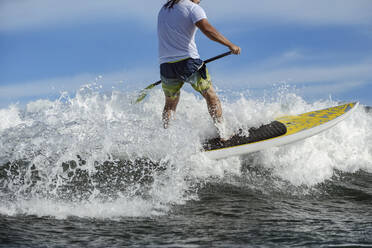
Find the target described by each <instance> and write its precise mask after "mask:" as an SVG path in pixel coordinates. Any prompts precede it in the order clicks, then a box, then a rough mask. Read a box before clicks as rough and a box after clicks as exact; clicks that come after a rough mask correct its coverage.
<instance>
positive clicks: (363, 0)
mask: <svg viewBox="0 0 372 248" xmlns="http://www.w3.org/2000/svg"><path fill="white" fill-rule="evenodd" d="M205 5H207V6H208V7H209V8H210V10H211V12H212V13H213V14H214V15H215V16H216V17H217V18H235V19H237V20H241V19H242V17H243V19H246V20H252V19H253V20H269V21H272V22H274V23H281V22H292V23H294V24H308V25H322V24H336V25H353V24H371V23H372V15H371V13H372V1H370V0H353V1H350V0H327V1H324V0H313V1H308V0H282V1H278V0H260V1H256V0H234V1H229V2H228V3H227V2H226V1H211V2H209V1H205Z"/></svg>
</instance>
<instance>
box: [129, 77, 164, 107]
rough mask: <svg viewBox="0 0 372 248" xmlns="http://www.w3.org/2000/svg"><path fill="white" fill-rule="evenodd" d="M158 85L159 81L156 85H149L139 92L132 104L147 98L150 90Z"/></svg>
mask: <svg viewBox="0 0 372 248" xmlns="http://www.w3.org/2000/svg"><path fill="white" fill-rule="evenodd" d="M160 83H161V81H158V82H156V83H153V84H150V85H149V86H147V87H146V88H145V89H143V90H141V92H140V93H139V95H138V97H137V99H136V101H135V102H134V103H139V102H141V101H142V100H143V99H145V97H146V96H147V93H148V91H149V90H151V89H152V88H154V87H155V86H156V85H159V84H160Z"/></svg>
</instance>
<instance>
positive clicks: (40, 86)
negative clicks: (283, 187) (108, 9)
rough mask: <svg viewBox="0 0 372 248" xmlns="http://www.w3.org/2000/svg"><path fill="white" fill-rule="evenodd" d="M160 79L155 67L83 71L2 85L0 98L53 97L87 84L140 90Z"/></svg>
mask: <svg viewBox="0 0 372 248" xmlns="http://www.w3.org/2000/svg"><path fill="white" fill-rule="evenodd" d="M158 78H159V75H158V70H155V69H154V68H132V69H128V70H122V71H118V72H114V73H109V74H103V75H92V74H87V73H84V74H80V75H75V76H71V77H60V78H51V79H43V80H37V81H29V82H19V83H13V84H11V85H0V99H9V100H10V101H11V102H15V101H17V100H18V99H21V98H24V97H39V96H50V95H54V94H59V93H61V92H65V91H67V92H69V93H74V92H76V91H77V90H78V89H79V88H81V87H82V86H84V85H88V84H89V85H92V87H98V88H102V90H111V89H112V87H121V88H124V89H125V90H137V89H141V88H144V87H145V86H147V85H149V84H151V83H154V81H157V80H158Z"/></svg>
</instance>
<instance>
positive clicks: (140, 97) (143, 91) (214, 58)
mask: <svg viewBox="0 0 372 248" xmlns="http://www.w3.org/2000/svg"><path fill="white" fill-rule="evenodd" d="M231 53H232V52H231V51H229V52H226V53H222V54H220V55H217V56H215V57H213V58H210V59H207V60H205V61H204V64H208V63H209V62H212V61H215V60H217V59H220V58H223V57H226V56H227V55H230V54H231ZM159 84H161V80H159V81H157V82H155V83H153V84H150V85H149V86H147V87H146V88H144V89H143V90H141V92H140V94H139V96H138V97H137V100H136V102H135V103H139V102H140V101H142V100H143V99H144V98H145V97H146V96H147V92H148V91H149V90H151V89H152V88H154V87H155V86H156V85H159Z"/></svg>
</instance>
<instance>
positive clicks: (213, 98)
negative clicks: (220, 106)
mask: <svg viewBox="0 0 372 248" xmlns="http://www.w3.org/2000/svg"><path fill="white" fill-rule="evenodd" d="M202 96H203V97H204V98H205V99H206V100H207V101H208V102H218V101H219V99H218V96H217V94H216V92H215V90H214V89H213V87H212V86H211V87H209V88H208V89H207V90H205V91H204V92H202Z"/></svg>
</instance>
